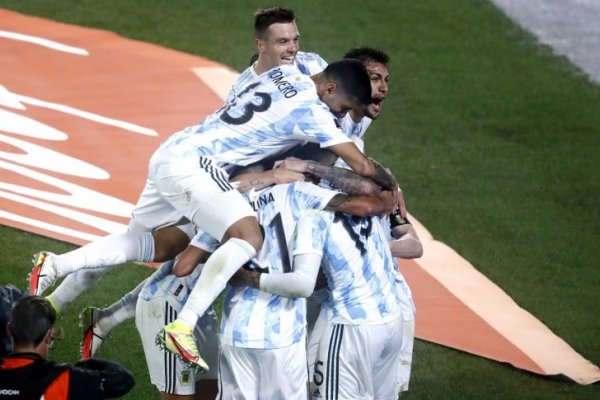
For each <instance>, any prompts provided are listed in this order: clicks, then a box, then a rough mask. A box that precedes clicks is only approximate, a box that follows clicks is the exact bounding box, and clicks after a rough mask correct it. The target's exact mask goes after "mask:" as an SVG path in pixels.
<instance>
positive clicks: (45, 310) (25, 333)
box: [8, 295, 56, 357]
mask: <svg viewBox="0 0 600 400" xmlns="http://www.w3.org/2000/svg"><path fill="white" fill-rule="evenodd" d="M55 322H56V311H55V310H54V308H52V305H50V302H49V301H48V300H46V299H45V298H44V297H41V296H34V295H26V296H23V297H21V298H20V299H19V300H17V301H16V302H15V304H14V306H13V309H12V311H11V318H10V322H9V324H8V331H9V334H10V336H11V337H12V340H13V346H14V351H15V352H34V353H38V354H40V356H42V357H46V356H47V355H48V348H49V347H50V344H51V343H52V340H53V339H54V336H55V334H54V330H53V326H54V323H55Z"/></svg>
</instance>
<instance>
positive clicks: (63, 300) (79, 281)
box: [48, 266, 113, 310]
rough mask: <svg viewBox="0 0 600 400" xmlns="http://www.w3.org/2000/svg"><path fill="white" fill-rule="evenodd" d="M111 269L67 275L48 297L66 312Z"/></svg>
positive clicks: (83, 270) (85, 270) (84, 270)
mask: <svg viewBox="0 0 600 400" xmlns="http://www.w3.org/2000/svg"><path fill="white" fill-rule="evenodd" d="M111 269H113V266H109V267H104V268H96V269H82V270H79V271H75V272H74V273H72V274H69V275H67V277H66V278H65V279H64V280H63V281H62V282H61V283H60V285H58V286H57V287H56V289H54V291H53V292H52V294H50V295H49V296H48V297H50V299H51V300H52V301H53V302H54V304H56V306H57V307H58V308H59V309H61V310H64V309H65V307H67V306H68V305H69V304H71V302H72V301H73V300H75V298H76V297H77V296H79V295H80V294H81V293H83V292H85V291H86V290H87V289H89V288H91V287H92V286H94V285H95V284H96V283H97V282H98V281H100V279H102V276H103V275H104V274H105V273H106V272H108V271H110V270H111Z"/></svg>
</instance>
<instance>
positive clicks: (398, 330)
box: [367, 318, 405, 400]
mask: <svg viewBox="0 0 600 400" xmlns="http://www.w3.org/2000/svg"><path fill="white" fill-rule="evenodd" d="M404 324H405V322H404V321H402V318H398V319H396V320H394V321H389V322H387V323H385V324H382V325H373V326H374V327H375V328H377V329H378V335H377V336H374V339H376V340H377V341H372V344H371V349H372V350H375V351H378V353H376V354H377V355H378V357H377V358H375V359H374V360H373V367H372V372H371V374H372V382H373V396H374V397H373V398H375V399H382V400H396V399H397V398H398V394H399V392H400V386H401V384H402V382H400V380H399V378H400V377H401V376H402V375H401V369H402V362H401V359H402V341H403V338H404V337H403V335H404V333H405V332H404ZM367 328H369V327H367ZM373 342H374V343H373Z"/></svg>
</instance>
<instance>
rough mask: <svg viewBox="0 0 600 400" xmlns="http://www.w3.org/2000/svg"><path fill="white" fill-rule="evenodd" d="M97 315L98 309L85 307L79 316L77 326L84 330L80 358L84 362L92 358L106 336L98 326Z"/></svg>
mask: <svg viewBox="0 0 600 400" xmlns="http://www.w3.org/2000/svg"><path fill="white" fill-rule="evenodd" d="M99 313H100V309H98V308H94V307H87V308H85V309H83V311H81V313H80V314H79V326H81V327H82V328H84V331H83V340H82V342H81V358H82V359H84V360H87V359H88V358H92V357H94V355H95V354H96V352H97V351H98V349H99V348H100V346H102V343H104V339H106V335H105V334H104V333H103V332H102V330H101V329H100V326H99V325H98V314H99Z"/></svg>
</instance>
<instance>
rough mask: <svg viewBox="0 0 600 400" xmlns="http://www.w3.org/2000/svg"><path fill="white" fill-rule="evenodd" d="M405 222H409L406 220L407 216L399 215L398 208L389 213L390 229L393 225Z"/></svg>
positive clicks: (404, 223)
mask: <svg viewBox="0 0 600 400" xmlns="http://www.w3.org/2000/svg"><path fill="white" fill-rule="evenodd" d="M406 224H410V222H409V221H408V218H402V215H400V210H399V209H396V211H394V212H393V213H391V214H390V229H394V228H395V227H397V226H399V225H406Z"/></svg>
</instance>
